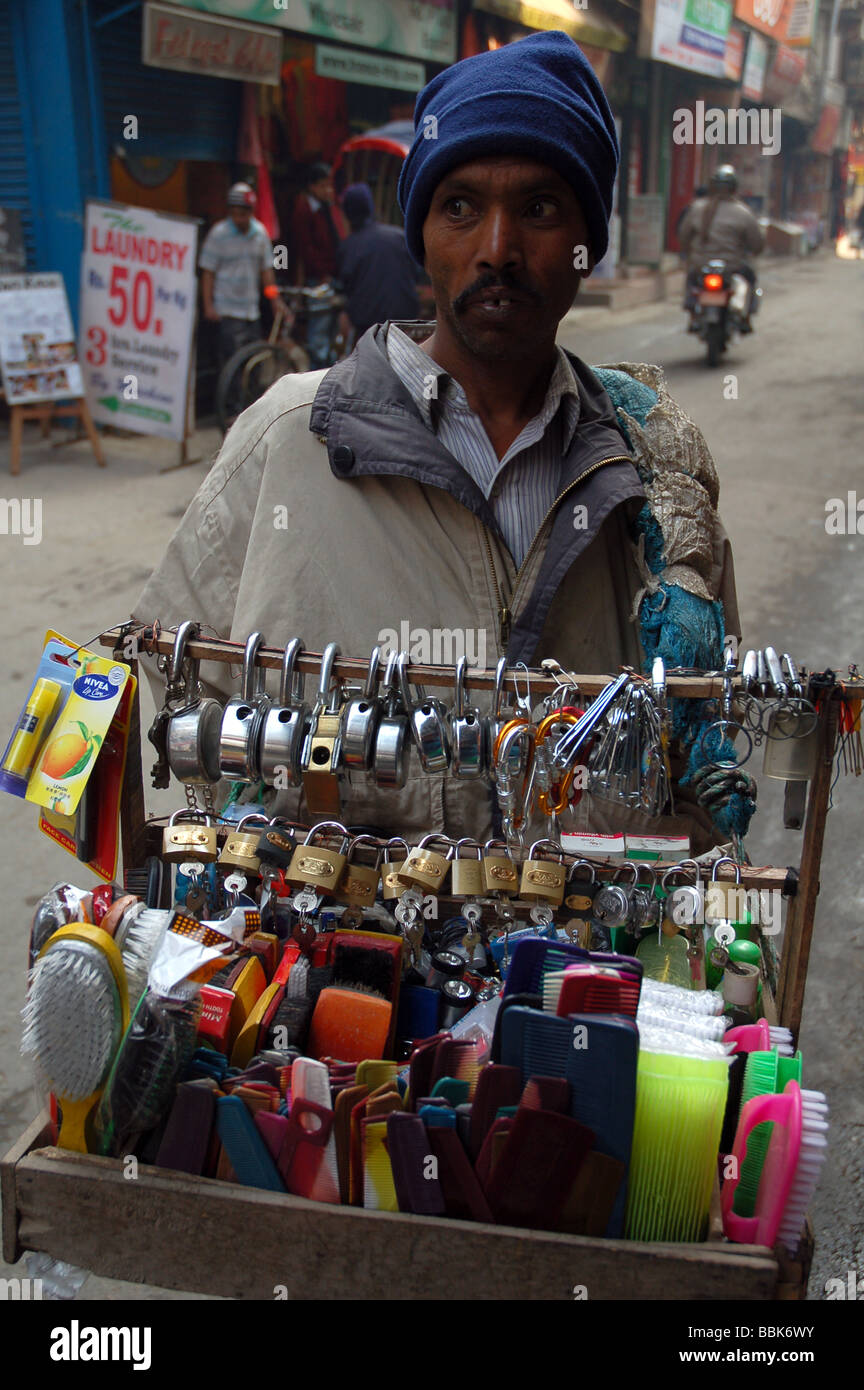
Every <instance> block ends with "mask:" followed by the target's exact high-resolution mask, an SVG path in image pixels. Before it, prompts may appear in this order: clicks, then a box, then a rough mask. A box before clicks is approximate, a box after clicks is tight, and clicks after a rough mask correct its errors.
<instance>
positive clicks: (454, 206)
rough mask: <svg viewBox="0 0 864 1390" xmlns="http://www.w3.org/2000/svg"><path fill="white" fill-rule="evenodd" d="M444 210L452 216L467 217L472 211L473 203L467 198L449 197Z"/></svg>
mask: <svg viewBox="0 0 864 1390" xmlns="http://www.w3.org/2000/svg"><path fill="white" fill-rule="evenodd" d="M444 211H445V212H446V213H447V214H448V215H449V216H450V217H467V216H468V215H469V213H470V212H471V204H470V203H469V202H468V199H467V198H448V199H447V202H446V203H445V204H444Z"/></svg>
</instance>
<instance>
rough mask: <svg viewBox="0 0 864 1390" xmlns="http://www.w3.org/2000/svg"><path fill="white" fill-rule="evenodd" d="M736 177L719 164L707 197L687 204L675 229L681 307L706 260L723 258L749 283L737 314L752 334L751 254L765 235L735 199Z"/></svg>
mask: <svg viewBox="0 0 864 1390" xmlns="http://www.w3.org/2000/svg"><path fill="white" fill-rule="evenodd" d="M737 188H738V176H737V175H736V173H735V170H734V168H733V167H732V165H731V164H721V165H720V166H719V168H718V169H717V170H716V171H715V173H714V174H713V175H712V177H711V184H710V187H709V191H708V197H707V198H697V199H696V201H695V202H693V203H691V205H690V207H689V208H688V209H687V212H686V213H685V215H684V217H683V219H682V222H681V226H680V227H679V229H678V242H679V245H680V247H681V251H682V252H683V254H684V255H685V256H686V257H687V297H686V299H685V303H684V308H685V309H687V310H690V309H691V308H692V306H693V304H694V302H695V289H696V286H697V285H698V281H699V272H700V270H701V269H702V267H703V266H704V265H705V263H706V261H711V260H721V261H725V262H726V265H727V266H728V268H729V270H730V271H732V272H733V273H735V274H737V275H741V276H743V278H744V279H745V280H746V281H747V282H748V284H749V286H750V291H749V295H748V302H747V305H746V308H745V309H744V312H743V314H742V316H741V332H742V333H752V332H753V328H752V325H751V323H750V315H751V314H752V313H754V312H755V308H756V305H757V304H758V299H757V297H756V271H755V270H754V268H753V265H752V264H751V257H752V256H758V255H759V252H760V251H761V250H762V248H763V247H764V245H765V234H764V232H763V231H762V228H761V227H760V225H759V221H758V219H757V218H756V217H755V216H754V214H753V213H752V212H751V211H750V209H749V208H748V207H747V204H746V203H743V202H742V201H741V199H740V198H736V196H735V192H736V189H737Z"/></svg>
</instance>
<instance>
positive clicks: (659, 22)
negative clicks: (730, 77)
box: [651, 0, 732, 77]
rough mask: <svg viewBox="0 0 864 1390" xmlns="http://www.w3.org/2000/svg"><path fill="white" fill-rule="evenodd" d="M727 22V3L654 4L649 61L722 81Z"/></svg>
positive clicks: (680, 0) (671, 0)
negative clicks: (720, 78) (667, 64)
mask: <svg viewBox="0 0 864 1390" xmlns="http://www.w3.org/2000/svg"><path fill="white" fill-rule="evenodd" d="M731 19H732V4H731V0H657V4H656V8H655V11H654V25H653V31H652V35H651V57H652V58H654V59H656V60H657V61H659V62H662V63H671V64H672V66H673V67H677V68H687V69H689V70H690V71H691V72H699V73H702V74H703V75H704V76H706V77H725V76H726V70H725V69H726V40H727V38H728V35H729V25H730V22H731Z"/></svg>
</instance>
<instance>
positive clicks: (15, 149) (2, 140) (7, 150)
mask: <svg viewBox="0 0 864 1390" xmlns="http://www.w3.org/2000/svg"><path fill="white" fill-rule="evenodd" d="M12 3H13V0H0V207H4V208H17V209H18V210H19V211H20V213H21V222H22V226H23V230H24V247H25V250H26V252H27V268H28V270H33V269H34V268H35V265H36V241H35V236H34V232H33V215H32V211H31V194H30V176H29V170H28V163H27V141H26V140H25V122H24V113H23V111H22V97H23V94H22V93H21V91H20V90H19V86H18V73H17V70H16V67H15V50H14V46H13V41H12ZM28 135H29V132H28Z"/></svg>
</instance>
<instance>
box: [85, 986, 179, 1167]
mask: <svg viewBox="0 0 864 1390" xmlns="http://www.w3.org/2000/svg"><path fill="white" fill-rule="evenodd" d="M198 1008H199V1000H198V995H197V992H196V993H195V994H193V995H192V996H191V997H190V998H182V997H172V998H165V997H163V996H161V995H157V994H154V993H153V991H152V990H147V991H146V992H145V993H144V994H142V995H141V998H140V999H139V1000H138V1003H137V1006H136V1008H135V1011H134V1013H133V1014H132V1018H131V1021H130V1023H129V1026H128V1028H127V1029H126V1033H125V1036H124V1038H123V1041H122V1043H121V1044H120V1047H119V1049H118V1051H117V1056H116V1058H115V1061H114V1065H113V1067H112V1068H111V1075H110V1076H109V1078H108V1081H107V1083H106V1085H105V1089H104V1092H103V1094H102V1100H101V1102H100V1105H99V1113H98V1117H97V1121H98V1125H99V1130H100V1134H101V1138H102V1143H101V1152H102V1153H103V1154H112V1155H113V1156H115V1157H116V1156H118V1155H120V1154H124V1153H130V1152H132V1151H133V1150H134V1148H135V1144H136V1142H137V1140H138V1138H139V1136H140V1135H142V1134H144V1133H146V1131H147V1130H150V1129H152V1128H153V1127H154V1125H157V1124H158V1123H159V1121H160V1120H161V1119H162V1118H163V1116H164V1115H165V1114H166V1113H167V1112H168V1110H169V1109H170V1107H171V1105H172V1104H173V1101H174V1094H175V1090H176V1086H177V1082H178V1081H179V1080H180V1079H181V1077H182V1074H183V1072H184V1070H185V1068H186V1065H187V1063H188V1062H189V1060H190V1058H191V1056H192V1052H193V1050H194V1047H195V1036H196V1023H197V1018H198Z"/></svg>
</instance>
